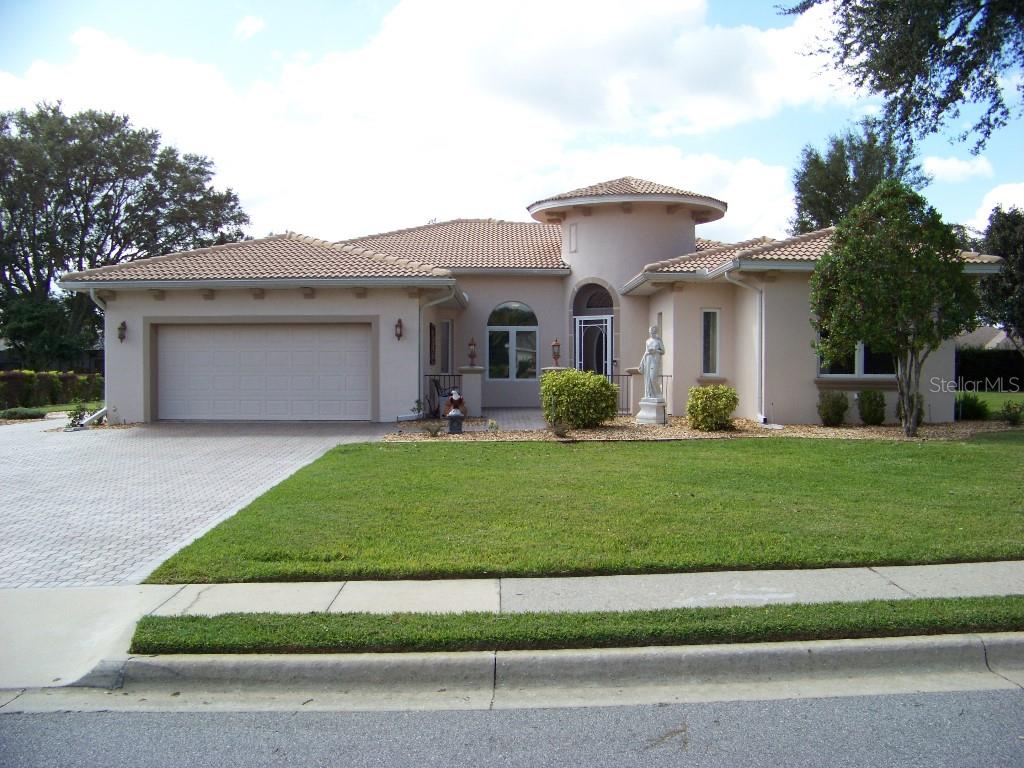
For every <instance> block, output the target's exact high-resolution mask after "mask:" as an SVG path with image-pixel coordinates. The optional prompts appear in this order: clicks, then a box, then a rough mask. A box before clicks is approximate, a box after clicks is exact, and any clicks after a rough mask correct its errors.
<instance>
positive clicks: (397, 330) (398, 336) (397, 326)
mask: <svg viewBox="0 0 1024 768" xmlns="http://www.w3.org/2000/svg"><path fill="white" fill-rule="evenodd" d="M395 338H396V339H398V340H399V341H401V340H402V318H398V321H397V322H396V323H395Z"/></svg>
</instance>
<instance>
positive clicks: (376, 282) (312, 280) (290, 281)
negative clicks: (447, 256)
mask: <svg viewBox="0 0 1024 768" xmlns="http://www.w3.org/2000/svg"><path fill="white" fill-rule="evenodd" d="M57 285H58V286H59V287H60V288H62V289H63V290H71V291H90V292H91V291H93V290H97V289H104V288H105V289H117V288H120V289H124V290H140V291H141V290H147V289H150V288H153V289H161V290H198V289H202V288H218V289H227V288H304V287H306V286H309V287H327V288H330V287H346V288H417V287H421V288H437V287H440V286H450V285H455V278H454V277H427V276H423V277H358V278H356V277H332V278H322V277H308V278H291V277H289V278H271V279H266V280H224V279H221V280H88V281H77V280H67V281H60V282H58V283H57Z"/></svg>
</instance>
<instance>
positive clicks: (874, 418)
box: [857, 389, 885, 427]
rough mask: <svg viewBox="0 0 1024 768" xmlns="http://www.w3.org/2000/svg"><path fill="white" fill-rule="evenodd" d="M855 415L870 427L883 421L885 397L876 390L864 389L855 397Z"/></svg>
mask: <svg viewBox="0 0 1024 768" xmlns="http://www.w3.org/2000/svg"><path fill="white" fill-rule="evenodd" d="M857 415H858V416H860V420H861V421H863V422H864V423H865V424H867V425H868V426H871V427H876V426H878V425H879V424H881V423H882V422H884V421H885V395H883V394H882V393H881V392H879V391H878V390H877V389H865V390H864V391H863V392H861V393H860V394H859V395H858V397H857Z"/></svg>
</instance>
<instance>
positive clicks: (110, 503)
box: [0, 420, 388, 588]
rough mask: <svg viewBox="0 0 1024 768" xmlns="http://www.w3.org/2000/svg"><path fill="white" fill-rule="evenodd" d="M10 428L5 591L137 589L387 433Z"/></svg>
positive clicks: (0, 495)
mask: <svg viewBox="0 0 1024 768" xmlns="http://www.w3.org/2000/svg"><path fill="white" fill-rule="evenodd" d="M63 423H64V422H63V421H56V420H49V421H46V422H33V423H28V424H11V425H6V426H0V531H2V535H0V588H3V587H69V586H93V585H110V584H134V583H138V582H140V581H141V580H142V579H144V578H145V577H146V576H147V575H148V574H149V573H150V572H151V571H152V570H153V569H154V568H155V567H156V566H157V565H159V564H160V563H161V562H162V561H163V560H164V559H166V557H168V556H169V555H171V554H172V553H173V552H175V551H177V550H178V549H180V548H181V547H182V546H183V545H184V544H186V543H188V542H189V541H191V540H192V539H194V538H196V537H197V536H199V535H200V534H202V533H203V532H205V531H206V530H207V529H209V528H211V527H212V526H213V525H215V524H216V523H218V522H220V521H221V520H223V519H224V518H225V517H228V516H230V515H232V514H234V513H235V512H237V511H238V510H239V509H240V508H241V507H243V506H244V505H245V504H247V503H248V502H249V501H251V500H252V499H253V498H255V497H256V496H258V495H259V494H261V493H263V491H265V490H267V489H268V488H270V487H272V486H274V485H276V484H277V483H278V482H280V481H281V480H283V479H284V478H285V477H287V476H288V475H290V474H292V473H293V472H294V471H295V470H297V469H299V468H300V467H302V466H305V465H306V464H308V463H309V462H311V461H313V460H314V459H316V458H317V457H319V456H320V455H322V454H323V453H324V452H325V451H326V450H327V449H329V448H331V447H332V446H335V445H337V444H339V443H345V442H360V441H365V440H374V439H377V438H379V437H380V436H381V435H383V434H385V433H386V432H387V431H388V427H387V426H386V425H378V424H362V423H361V424H337V423H329V424H324V423H303V424H285V423H282V424H172V423H167V424H151V425H142V426H137V427H132V428H129V429H97V430H88V431H83V432H70V433H65V432H62V431H59V429H60V427H61V426H63Z"/></svg>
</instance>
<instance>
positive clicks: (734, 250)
mask: <svg viewBox="0 0 1024 768" xmlns="http://www.w3.org/2000/svg"><path fill="white" fill-rule="evenodd" d="M834 232H835V227H826V228H825V229H819V230H816V231H814V232H807V233H806V234H803V235H796V236H795V237H789V238H786V239H785V240H774V239H772V238H770V237H758V238H754V239H753V240H746V241H744V242H742V243H733V244H724V243H717V244H716V243H714V241H703V242H701V241H698V242H697V251H696V252H695V253H689V254H686V255H684V256H680V257H678V258H675V259H668V260H666V261H659V262H655V263H654V264H648V265H647V266H646V267H644V271H645V272H700V271H703V270H707V271H709V272H710V271H713V270H715V269H718V268H719V267H721V266H722V265H723V264H726V263H728V262H730V261H733V260H736V259H742V260H745V261H807V262H814V261H817V260H818V259H820V258H821V257H822V255H824V253H825V251H827V250H828V249H829V247H831V245H832V235H833V233H834ZM960 256H961V258H963V260H964V262H966V263H968V264H998V263H999V262H1000V259H999V257H998V256H989V255H987V254H982V253H975V252H973V251H961V253H960Z"/></svg>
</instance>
